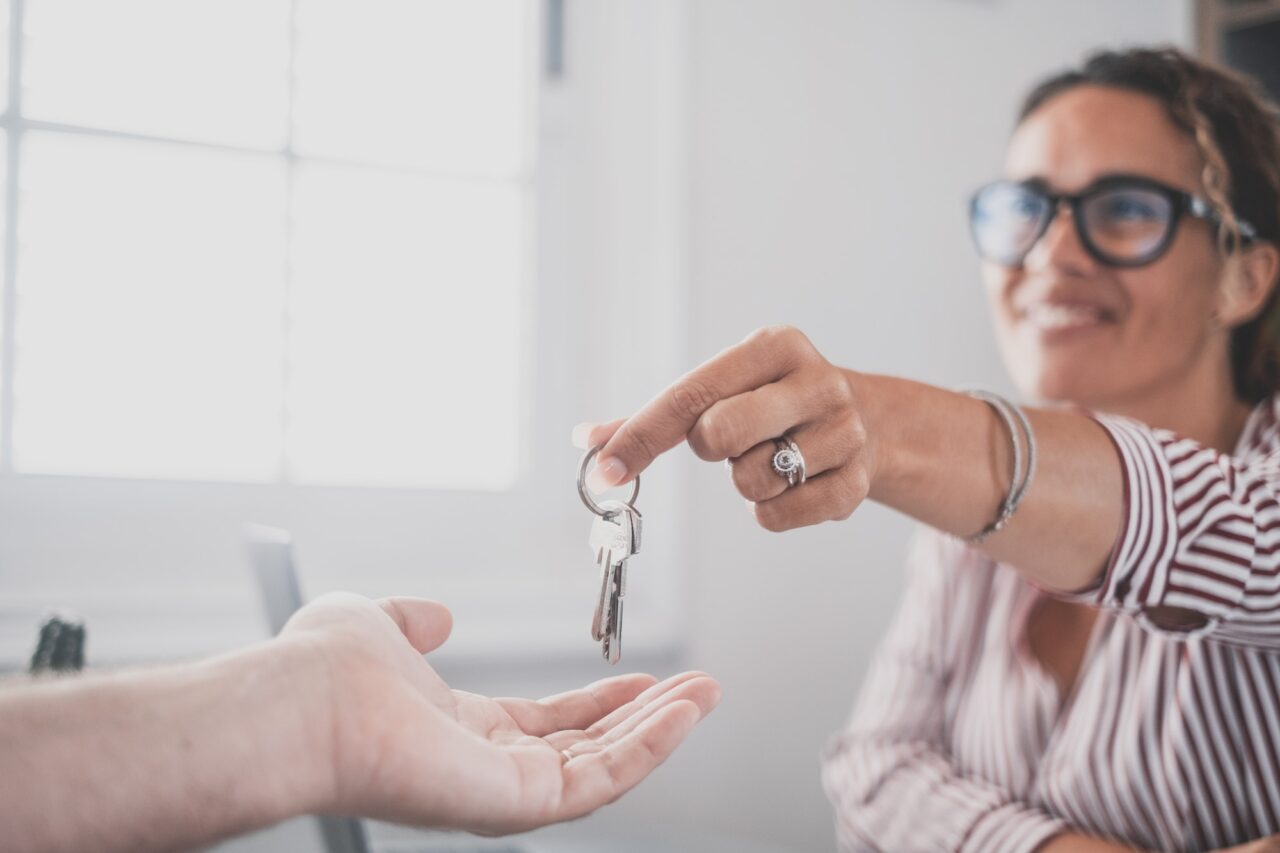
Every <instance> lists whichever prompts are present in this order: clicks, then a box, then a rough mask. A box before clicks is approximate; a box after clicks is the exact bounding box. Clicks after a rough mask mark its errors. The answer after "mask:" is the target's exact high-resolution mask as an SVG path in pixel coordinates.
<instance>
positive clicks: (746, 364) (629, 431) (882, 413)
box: [577, 327, 1280, 648]
mask: <svg viewBox="0 0 1280 853" xmlns="http://www.w3.org/2000/svg"><path fill="white" fill-rule="evenodd" d="M1027 415H1028V418H1029V419H1030V422H1031V425H1032V429H1033V430H1034V433H1035V437H1036V443H1037V446H1038V450H1039V455H1038V464H1037V472H1036V476H1035V480H1034V482H1033V483H1032V484H1031V487H1030V490H1029V491H1028V493H1027V497H1026V499H1025V501H1023V503H1022V505H1021V507H1020V508H1019V510H1018V512H1017V515H1016V516H1015V517H1014V519H1013V520H1012V521H1011V522H1010V523H1009V525H1008V526H1007V527H1005V528H1004V530H1002V531H1001V532H999V533H997V534H995V535H992V536H990V537H988V538H987V539H985V540H984V541H983V542H982V543H981V544H979V545H977V546H976V547H979V548H981V549H982V550H984V551H986V552H987V553H989V554H991V555H992V556H993V557H995V558H997V559H998V560H1001V561H1002V562H1005V563H1007V564H1008V565H1010V566H1012V567H1013V568H1015V569H1017V570H1018V571H1019V572H1021V573H1022V574H1023V575H1025V576H1026V577H1027V578H1028V579H1030V580H1031V581H1033V582H1034V583H1036V584H1037V585H1039V586H1041V587H1044V588H1047V589H1052V590H1057V591H1059V592H1064V593H1079V592H1081V591H1082V590H1086V591H1088V592H1089V593H1090V595H1091V597H1092V598H1093V600H1094V601H1096V602H1097V603H1098V604H1101V605H1103V606H1108V607H1113V608H1116V609H1120V610H1124V611H1125V612H1128V613H1131V614H1133V615H1134V616H1136V617H1138V618H1139V619H1140V620H1141V621H1142V622H1143V624H1144V625H1146V626H1147V627H1148V628H1151V629H1153V630H1161V631H1169V632H1173V633H1179V634H1184V633H1186V632H1188V631H1192V630H1204V631H1207V632H1211V633H1212V634H1213V636H1214V637H1215V639H1219V640H1221V641H1223V642H1229V643H1236V644H1245V645H1260V646H1266V647H1272V648H1274V647H1276V646H1277V645H1280V560H1278V557H1280V498H1278V496H1280V464H1277V463H1276V462H1275V461H1274V460H1268V459H1263V460H1248V461H1246V460H1236V459H1232V458H1230V457H1228V456H1225V455H1223V454H1221V453H1218V452H1217V451H1215V450H1213V449H1212V448H1208V447H1204V446H1202V445H1198V444H1196V443H1195V442H1193V441H1189V440H1186V439H1182V438H1180V437H1178V436H1176V435H1173V434H1171V433H1168V432H1165V431H1161V430H1153V429H1149V428H1147V427H1145V426H1143V425H1141V424H1138V423H1136V422H1133V421H1127V420H1125V419H1122V418H1112V417H1098V418H1094V417H1091V416H1088V415H1084V414H1078V413H1073V412H1065V411H1044V410H1035V409H1030V410H1028V411H1027ZM784 433H786V434H788V435H790V436H791V437H792V438H793V439H794V440H795V441H796V442H797V444H798V445H799V446H800V448H801V450H802V451H803V453H804V455H805V458H806V460H807V461H808V471H809V475H810V479H809V480H808V482H806V483H805V484H804V485H803V486H802V487H800V488H788V485H787V481H786V480H784V479H783V478H781V477H779V476H778V475H777V474H776V473H774V472H773V470H772V469H771V466H770V459H771V458H772V454H773V439H774V438H776V437H777V436H780V435H782V434H784ZM685 438H687V439H688V442H689V445H690V447H691V448H692V449H693V451H694V452H695V453H697V454H698V455H699V456H700V457H702V458H704V459H708V460H721V459H730V460H732V466H731V467H732V470H733V480H734V484H735V485H736V486H737V488H738V491H739V492H741V493H742V495H743V496H744V497H746V498H747V499H748V501H751V502H752V503H753V506H754V511H755V514H756V517H757V519H758V520H759V522H760V524H761V525H762V526H764V527H765V528H767V529H769V530H786V529H790V528H793V527H799V526H802V525H806V524H816V523H818V522H821V521H826V520H831V519H841V518H846V517H848V515H849V514H850V513H852V512H853V510H854V509H855V508H856V507H857V506H858V505H859V504H860V503H861V502H862V501H863V500H864V499H866V498H868V497H870V498H872V499H874V500H877V501H880V502H883V503H885V504H887V505H889V506H892V507H895V508H897V509H899V510H901V511H902V512H904V513H906V514H908V515H910V516H912V517H914V518H916V519H919V520H920V521H923V522H925V523H927V524H929V525H931V526H934V527H936V528H937V529H939V530H943V531H945V532H948V533H952V534H955V535H959V536H965V535H968V534H972V533H974V532H976V531H978V530H981V529H982V528H983V527H984V526H985V525H987V524H988V523H989V522H990V521H992V520H993V519H994V518H995V517H996V514H997V507H998V506H999V505H1000V502H1001V501H1002V500H1003V499H1004V497H1005V494H1006V492H1007V491H1008V489H1009V481H1010V473H1011V468H1012V465H1013V453H1012V448H1011V446H1010V440H1009V436H1008V434H1007V432H1006V427H1005V426H1004V424H1003V422H1002V421H1001V420H1000V419H999V418H998V417H997V415H996V414H995V413H994V412H993V411H992V410H991V409H990V407H988V406H987V404H986V403H983V402H981V401H979V400H975V399H973V398H971V397H969V396H967V395H965V394H960V393H955V392H951V391H945V390H942V389H939V388H933V387H930V386H928V385H923V384H920V383H916V382H910V381H907V380H903V379H895V378H891V377H883V376H871V375H867V374H860V373H856V372H854V371H849V370H843V369H841V368H838V367H836V366H834V365H832V364H830V363H829V362H828V361H827V360H826V359H824V358H823V357H822V356H821V354H819V353H818V352H817V350H816V349H814V347H813V345H812V344H810V343H809V341H808V340H807V339H806V338H805V337H804V335H802V334H800V333H799V332H798V331H796V330H794V329H790V328H785V327H783V328H770V329H763V330H760V331H759V332H756V333H755V334H753V335H751V336H750V337H748V338H747V339H746V340H745V341H743V342H742V343H741V344H738V345H737V346H735V347H731V348H729V349H727V350H725V351H724V352H722V353H720V354H719V355H717V356H716V357H714V358H712V359H711V360H709V361H707V362H706V363H705V364H703V365H701V366H700V367H698V368H697V369H695V370H694V371H692V372H691V373H689V374H688V375H686V376H684V377H682V378H681V379H679V380H677V381H676V382H675V383H674V384H672V385H671V386H670V387H668V388H667V389H666V390H665V391H663V392H662V393H661V394H659V395H658V396H657V397H655V398H654V399H653V400H652V401H650V402H649V403H648V404H646V405H645V406H644V407H643V408H642V409H641V410H640V411H639V412H637V413H636V414H635V415H634V416H633V417H631V418H629V419H626V420H625V421H615V422H614V423H611V424H601V425H588V426H587V427H586V428H585V429H580V430H578V432H577V439H578V440H579V441H580V442H584V443H589V444H596V443H600V442H607V443H606V444H605V446H604V448H603V449H602V450H601V451H600V453H599V456H598V457H597V459H598V467H597V473H594V474H593V475H592V478H593V483H594V484H595V485H606V484H608V485H612V484H618V483H622V482H626V481H628V480H630V478H631V477H632V476H634V475H635V474H636V473H638V472H640V471H641V470H643V469H644V468H645V467H646V466H647V465H648V464H649V463H650V462H651V461H652V460H653V458H654V457H655V456H656V455H657V454H659V453H662V452H665V451H666V450H667V449H669V448H671V447H674V446H675V445H676V444H678V443H679V442H680V441H681V440H683V439H685Z"/></svg>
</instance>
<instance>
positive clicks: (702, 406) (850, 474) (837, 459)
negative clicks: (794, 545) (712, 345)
mask: <svg viewBox="0 0 1280 853" xmlns="http://www.w3.org/2000/svg"><path fill="white" fill-rule="evenodd" d="M783 434H786V435H787V436H789V437H790V438H791V439H792V440H793V441H795V443H796V444H797V445H798V446H799V448H800V450H801V453H802V454H803V455H804V459H805V468H806V472H807V476H808V480H807V481H806V483H805V484H804V488H795V489H792V488H789V487H788V484H787V480H786V478H785V477H783V476H781V475H780V474H778V473H777V472H775V471H774V470H773V464H772V460H773V454H774V453H775V452H776V450H777V448H776V447H775V445H774V439H776V438H778V437H779V436H781V435H783ZM686 438H687V439H688V441H689V447H690V448H692V449H693V452H694V453H696V454H697V455H698V456H699V457H701V458H702V459H706V460H708V461H712V462H715V461H720V460H728V462H729V467H730V470H731V471H732V474H733V483H734V485H735V486H736V487H737V489H738V491H739V492H740V493H741V494H742V496H743V497H744V498H746V499H747V501H748V502H749V503H750V504H751V505H752V508H753V510H754V512H755V516H756V519H757V521H759V522H760V525H761V526H762V527H764V528H766V529H768V530H789V529H791V528H793V527H802V526H804V525H809V524H818V523H819V522H823V521H830V520H835V519H844V518H848V517H849V515H850V514H851V513H852V512H853V511H854V510H855V509H856V508H857V507H858V505H859V504H861V503H862V501H863V500H864V499H865V498H866V497H867V492H868V490H869V488H870V485H871V478H872V476H873V475H874V465H873V464H872V460H873V454H872V453H870V452H869V451H870V450H871V447H870V445H869V442H868V435H867V429H866V426H865V425H864V423H863V420H862V417H861V416H860V414H859V410H858V406H857V405H856V401H855V397H854V392H853V386H852V376H851V374H850V373H848V372H847V371H844V370H842V369H840V368H838V367H836V366H835V365H833V364H831V363H830V362H829V361H827V360H826V359H825V358H823V357H822V354H821V353H819V352H818V351H817V350H816V349H815V348H814V346H813V344H811V343H810V342H809V339H808V338H806V337H805V336H804V335H803V334H802V333H801V332H800V331H799V330H797V329H793V328H791V327H789V326H771V327H768V328H764V329H759V330H757V331H756V332H753V333H752V334H751V335H750V336H748V337H747V339H746V340H744V341H743V342H742V343H740V344H738V345H737V346H733V347H730V348H729V349H727V350H725V351H723V352H721V353H720V354H719V355H717V356H715V357H714V358H712V359H711V360H710V361H707V362H706V363H704V364H703V365H701V366H700V367H698V368H697V369H696V370H694V371H692V372H691V373H689V374H687V375H685V376H684V377H682V378H681V379H679V380H677V381H676V382H675V383H674V384H672V385H671V386H670V387H668V388H667V389H666V390H665V391H663V392H662V393H661V394H659V395H658V396H657V397H655V398H654V399H653V400H651V401H650V402H649V403H648V404H647V405H645V407H644V408H643V409H641V410H640V411H639V412H637V413H636V414H635V415H634V416H633V417H631V418H629V419H626V420H618V421H614V422H612V423H608V424H581V425H579V426H578V427H577V428H575V429H574V442H575V443H576V444H578V445H579V446H580V447H594V446H596V445H598V444H601V443H604V448H603V449H602V450H601V451H600V453H599V455H598V456H597V458H596V467H595V469H594V470H593V472H592V474H591V476H590V478H589V479H588V482H589V484H590V485H591V487H592V488H593V489H596V490H602V489H604V488H607V487H609V486H616V485H620V484H622V483H625V482H628V481H629V480H631V479H632V478H633V477H635V475H637V474H639V473H640V472H641V471H643V470H644V469H645V468H646V467H648V465H649V463H651V462H652V461H653V460H654V459H655V458H656V457H657V456H659V455H660V454H662V453H665V452H666V451H667V450H670V449H671V448H672V447H675V446H676V445H677V444H679V443H680V442H681V441H682V440H684V439H686Z"/></svg>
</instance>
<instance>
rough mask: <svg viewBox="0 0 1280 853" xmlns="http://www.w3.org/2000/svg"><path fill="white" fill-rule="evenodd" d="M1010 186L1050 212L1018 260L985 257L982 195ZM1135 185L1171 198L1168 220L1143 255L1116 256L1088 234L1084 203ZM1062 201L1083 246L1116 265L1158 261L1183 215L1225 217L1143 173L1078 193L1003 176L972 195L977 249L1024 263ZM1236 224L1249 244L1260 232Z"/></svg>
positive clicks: (1217, 220)
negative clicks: (977, 223) (980, 221)
mask: <svg viewBox="0 0 1280 853" xmlns="http://www.w3.org/2000/svg"><path fill="white" fill-rule="evenodd" d="M1000 186H1011V187H1019V188H1021V189H1024V190H1030V191H1031V192H1033V193H1035V194H1036V195H1038V196H1040V197H1041V198H1043V199H1044V200H1045V201H1046V202H1048V208H1047V209H1048V210H1049V215H1048V216H1046V217H1044V220H1043V221H1042V222H1041V223H1040V225H1039V226H1037V228H1036V234H1035V237H1034V238H1032V240H1031V241H1030V243H1029V244H1028V247H1027V250H1026V251H1025V252H1024V253H1023V254H1022V256H1021V257H1019V258H1018V259H1017V260H1016V262H1014V261H1011V260H1006V259H1002V258H986V256H984V255H982V246H981V244H980V243H979V241H978V234H977V228H976V227H975V225H974V223H975V221H976V216H977V212H978V203H979V200H980V199H981V197H982V195H983V194H984V193H986V192H988V191H990V190H991V189H993V188H995V187H1000ZM1126 188H1136V189H1143V190H1148V191H1150V192H1154V193H1156V194H1158V195H1160V196H1163V197H1164V198H1165V199H1166V200H1167V201H1168V202H1169V209H1170V214H1169V224H1168V225H1167V226H1166V227H1165V233H1164V236H1163V237H1162V238H1161V240H1160V242H1159V243H1158V244H1156V246H1155V247H1153V248H1152V249H1151V251H1149V252H1147V253H1146V254H1144V255H1143V256H1142V257H1140V258H1116V257H1113V256H1111V255H1108V254H1107V253H1106V252H1104V251H1102V250H1101V249H1099V248H1098V246H1097V245H1096V244H1095V243H1094V242H1093V240H1092V239H1091V238H1090V237H1089V234H1088V230H1087V229H1086V228H1085V226H1084V225H1083V216H1082V215H1081V213H1082V211H1083V206H1084V203H1085V201H1087V200H1088V199H1090V198H1093V197H1095V196H1097V195H1098V194H1100V193H1103V192H1111V191H1114V190H1117V189H1126ZM1063 202H1066V204H1067V205H1068V207H1069V208H1070V209H1071V219H1072V222H1073V224H1074V226H1075V229H1076V237H1077V238H1078V239H1079V240H1080V245H1082V246H1084V248H1085V251H1087V252H1088V253H1089V255H1090V257H1092V258H1093V259H1094V260H1096V261H1098V262H1099V263H1102V264H1106V265H1107V266H1113V267H1124V268H1134V267H1144V266H1146V265H1148V264H1151V263H1155V261H1157V260H1159V258H1160V256H1161V255H1163V254H1164V253H1165V252H1167V251H1168V250H1169V246H1170V245H1172V243H1173V239H1174V236H1175V235H1176V234H1177V233H1178V223H1179V221H1180V220H1181V219H1182V217H1183V216H1190V217H1192V218H1194V219H1200V220H1203V221H1205V222H1208V223H1209V224H1211V225H1214V226H1221V224H1222V217H1221V216H1220V215H1219V214H1218V212H1217V211H1216V210H1214V208H1213V205H1211V204H1210V203H1209V201H1208V200H1207V199H1204V198H1202V197H1200V196H1198V195H1195V194H1194V193H1189V192H1187V191H1186V190H1181V189H1178V188H1177V187H1171V186H1169V185H1168V184H1165V183H1162V182H1160V181H1157V180H1154V179H1152V178H1148V177H1145V176H1143V175H1129V174H1113V175H1105V176H1103V177H1101V178H1099V179H1098V180H1096V181H1094V182H1093V183H1091V184H1089V185H1088V186H1087V187H1085V188H1084V189H1083V190H1081V191H1080V192H1078V193H1055V192H1050V191H1049V188H1048V187H1047V186H1046V185H1045V183H1044V181H1042V180H1040V179H1038V178H1033V179H1030V180H1025V181H1013V180H1009V179H1003V180H998V181H992V182H990V183H988V184H984V185H983V186H981V187H979V188H978V190H977V191H976V192H974V194H973V195H972V196H970V198H969V234H970V236H971V237H972V238H973V242H974V247H975V248H976V249H977V250H978V254H979V256H982V257H983V258H984V259H985V260H990V261H993V262H994V263H998V264H1001V265H1003V266H1010V267H1018V266H1022V262H1023V261H1024V260H1026V257H1027V255H1028V254H1030V253H1031V250H1032V249H1034V248H1035V245H1036V243H1039V242H1040V240H1041V238H1043V237H1044V235H1045V233H1046V232H1047V231H1048V230H1049V227H1050V226H1051V225H1052V224H1053V220H1054V219H1056V218H1057V216H1058V212H1059V211H1060V210H1061V209H1062V204H1063ZM1236 227H1237V229H1238V231H1239V234H1240V243H1241V245H1245V246H1247V245H1249V244H1250V243H1252V242H1253V241H1255V240H1256V239H1257V236H1258V232H1257V229H1255V228H1254V227H1253V225H1252V224H1251V223H1249V222H1247V221H1246V220H1243V219H1238V218H1237V219H1236Z"/></svg>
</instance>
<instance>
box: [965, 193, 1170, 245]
mask: <svg viewBox="0 0 1280 853" xmlns="http://www.w3.org/2000/svg"><path fill="white" fill-rule="evenodd" d="M1078 211H1079V222H1078V223H1077V227H1078V228H1079V229H1080V231H1081V236H1082V237H1083V239H1084V242H1085V244H1086V247H1087V248H1090V249H1091V251H1092V252H1093V253H1094V254H1095V255H1097V256H1099V257H1100V258H1101V259H1103V260H1109V261H1114V262H1117V263H1130V264H1131V263H1141V262H1143V261H1145V260H1147V259H1149V258H1150V257H1151V256H1152V255H1153V253H1158V252H1159V251H1160V250H1161V249H1162V247H1163V246H1164V244H1165V242H1166V241H1167V238H1168V236H1169V228H1170V226H1171V224H1172V222H1173V219H1174V207H1173V203H1172V201H1171V200H1170V199H1169V198H1167V197H1166V196H1164V195H1163V194H1161V193H1160V192H1158V191H1156V190H1152V189H1149V188H1146V187H1113V188H1108V189H1102V190H1100V191H1098V192H1094V193H1089V194H1087V195H1086V196H1085V197H1084V198H1083V200H1082V203H1081V204H1080V207H1079V208H1078ZM1053 213H1054V209H1053V202H1052V200H1051V199H1050V198H1049V196H1048V195H1047V194H1046V193H1044V192H1042V191H1040V190H1038V189H1036V188H1034V187H1030V186H1027V185H1025V184H1016V183H1009V182H1002V183H997V184H992V185H991V186H988V187H987V188H985V189H984V190H982V191H981V192H979V194H978V195H977V197H975V199H974V203H973V208H972V212H971V226H972V228H973V235H974V240H975V242H976V243H977V246H978V251H979V253H980V254H981V255H982V256H983V257H984V258H986V259H988V260H991V261H995V262H997V263H1002V264H1008V265H1017V264H1020V263H1022V261H1023V259H1024V258H1025V257H1026V255H1027V253H1028V252H1030V251H1031V249H1032V247H1033V246H1034V245H1035V243H1036V241H1037V240H1038V239H1039V238H1040V236H1041V234H1042V233H1043V231H1044V230H1045V226H1046V225H1047V223H1048V221H1049V220H1050V218H1052V216H1053Z"/></svg>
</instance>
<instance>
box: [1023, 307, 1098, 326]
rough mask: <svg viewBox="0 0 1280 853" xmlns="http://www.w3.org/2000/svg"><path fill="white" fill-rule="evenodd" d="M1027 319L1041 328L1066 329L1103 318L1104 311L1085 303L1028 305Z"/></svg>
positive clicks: (1025, 311) (1025, 313) (1026, 310)
mask: <svg viewBox="0 0 1280 853" xmlns="http://www.w3.org/2000/svg"><path fill="white" fill-rule="evenodd" d="M1024 317H1025V319H1026V320H1027V321H1028V322H1030V323H1031V324H1032V325H1034V326H1038V327H1040V328H1041V329H1066V328H1070V327H1072V326H1084V325H1087V324H1089V323H1096V322H1098V321H1099V320H1101V319H1102V312H1101V311H1099V310H1098V309H1096V308H1089V307H1087V306H1084V305H1044V304H1038V305H1028V306H1027V307H1026V309H1025V310H1024Z"/></svg>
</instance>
